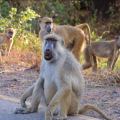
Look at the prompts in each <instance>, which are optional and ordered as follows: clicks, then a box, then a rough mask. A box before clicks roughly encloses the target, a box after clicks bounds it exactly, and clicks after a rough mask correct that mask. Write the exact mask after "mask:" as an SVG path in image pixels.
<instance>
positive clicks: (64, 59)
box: [15, 33, 110, 120]
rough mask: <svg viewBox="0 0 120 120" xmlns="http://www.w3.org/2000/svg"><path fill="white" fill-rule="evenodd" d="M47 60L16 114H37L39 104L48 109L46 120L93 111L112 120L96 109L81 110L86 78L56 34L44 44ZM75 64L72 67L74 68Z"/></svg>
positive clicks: (47, 36)
mask: <svg viewBox="0 0 120 120" xmlns="http://www.w3.org/2000/svg"><path fill="white" fill-rule="evenodd" d="M42 52H43V56H44V59H43V61H42V64H41V68H40V75H39V78H38V80H37V81H36V83H35V84H34V85H33V86H32V87H30V88H29V89H28V90H27V91H26V92H25V93H24V94H23V95H22V97H21V105H22V107H23V108H17V109H16V110H15V113H20V114H26V113H32V112H37V111H38V106H39V103H40V102H42V101H43V102H44V104H45V106H47V108H46V112H45V120H51V117H52V118H56V119H65V118H67V116H68V115H73V114H83V113H85V112H86V111H87V110H89V109H93V110H95V111H96V112H98V113H99V114H100V115H102V116H103V117H104V118H106V119H108V120H110V118H108V117H107V116H106V115H105V114H104V113H103V112H102V111H101V110H99V109H98V108H97V107H95V106H93V105H90V104H87V105H85V106H84V107H83V108H82V109H79V105H80V100H81V97H82V93H83V91H84V78H83V75H82V72H81V66H80V64H79V62H78V61H77V60H76V59H75V57H74V56H73V54H72V53H71V52H69V51H68V50H67V49H66V48H65V47H64V39H63V38H62V37H60V36H58V35H56V34H55V33H52V34H49V35H46V36H45V38H44V42H43V44H42ZM71 63H72V64H71ZM31 95H32V102H31V107H29V108H25V107H26V105H25V100H26V99H27V98H28V97H30V96H31Z"/></svg>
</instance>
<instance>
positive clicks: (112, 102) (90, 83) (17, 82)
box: [0, 62, 120, 120]
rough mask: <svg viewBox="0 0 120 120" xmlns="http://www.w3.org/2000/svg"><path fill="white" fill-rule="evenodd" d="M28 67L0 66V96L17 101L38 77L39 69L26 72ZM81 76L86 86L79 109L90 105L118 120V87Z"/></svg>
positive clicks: (119, 90) (92, 113) (119, 100)
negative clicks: (87, 104)
mask: <svg viewBox="0 0 120 120" xmlns="http://www.w3.org/2000/svg"><path fill="white" fill-rule="evenodd" d="M29 67H30V66H29V65H27V64H25V63H24V62H21V63H20V64H18V63H17V64H14V65H13V64H3V65H0V94H1V95H7V96H10V97H14V98H18V99H19V98H20V96H21V95H22V93H23V92H24V91H25V90H26V89H27V88H29V87H30V86H31V85H33V83H34V82H35V81H36V80H37V78H38V75H39V71H38V70H39V69H37V68H36V69H29V70H26V69H28V68H29ZM83 74H84V77H85V79H86V86H85V91H84V94H83V99H82V102H81V106H80V107H82V106H84V104H86V103H91V104H93V105H95V106H97V107H98V108H100V109H101V110H102V111H104V112H105V114H107V115H108V116H109V117H111V118H114V119H115V120H120V87H116V86H115V85H114V84H113V83H111V82H110V81H109V80H108V79H107V80H105V79H102V77H101V76H100V75H97V77H94V76H93V75H91V74H89V75H88V73H86V72H84V73H83ZM98 78H100V79H98ZM107 83H109V84H107ZM85 115H88V116H91V117H96V118H100V119H103V118H102V117H101V116H100V115H99V114H98V113H96V112H93V110H89V111H88V112H87V113H85Z"/></svg>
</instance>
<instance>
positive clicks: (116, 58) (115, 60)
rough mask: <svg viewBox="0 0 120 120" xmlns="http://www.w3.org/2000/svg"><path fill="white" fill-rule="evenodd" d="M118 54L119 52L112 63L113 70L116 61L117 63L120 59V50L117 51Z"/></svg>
mask: <svg viewBox="0 0 120 120" xmlns="http://www.w3.org/2000/svg"><path fill="white" fill-rule="evenodd" d="M116 54H117V55H116V57H115V59H114V61H113V63H112V70H113V69H114V66H115V63H116V62H117V60H118V57H119V50H118V51H117V53H116Z"/></svg>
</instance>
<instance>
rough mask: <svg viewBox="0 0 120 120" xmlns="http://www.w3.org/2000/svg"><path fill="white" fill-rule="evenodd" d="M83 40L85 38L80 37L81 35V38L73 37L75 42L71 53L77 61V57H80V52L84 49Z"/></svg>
mask: <svg viewBox="0 0 120 120" xmlns="http://www.w3.org/2000/svg"><path fill="white" fill-rule="evenodd" d="M84 41H85V40H84V38H82V37H81V39H80V38H79V39H78V38H77V39H75V44H74V48H73V50H72V53H73V54H74V56H75V58H76V59H77V61H78V62H79V59H80V55H81V53H82V51H83V49H84V48H83V47H84V44H85V42H84Z"/></svg>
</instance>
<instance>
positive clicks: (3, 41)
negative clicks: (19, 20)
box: [0, 28, 15, 54]
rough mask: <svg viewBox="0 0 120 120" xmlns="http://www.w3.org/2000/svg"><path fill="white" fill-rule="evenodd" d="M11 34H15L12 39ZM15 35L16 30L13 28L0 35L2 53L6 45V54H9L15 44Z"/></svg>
mask: <svg viewBox="0 0 120 120" xmlns="http://www.w3.org/2000/svg"><path fill="white" fill-rule="evenodd" d="M10 33H13V35H12V37H10ZM14 35H15V30H14V29H13V28H9V29H6V30H5V33H0V51H1V50H2V46H3V45H4V44H6V45H7V49H6V53H7V54H9V52H10V49H11V47H12V44H13V37H14ZM0 54H1V53H0Z"/></svg>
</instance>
